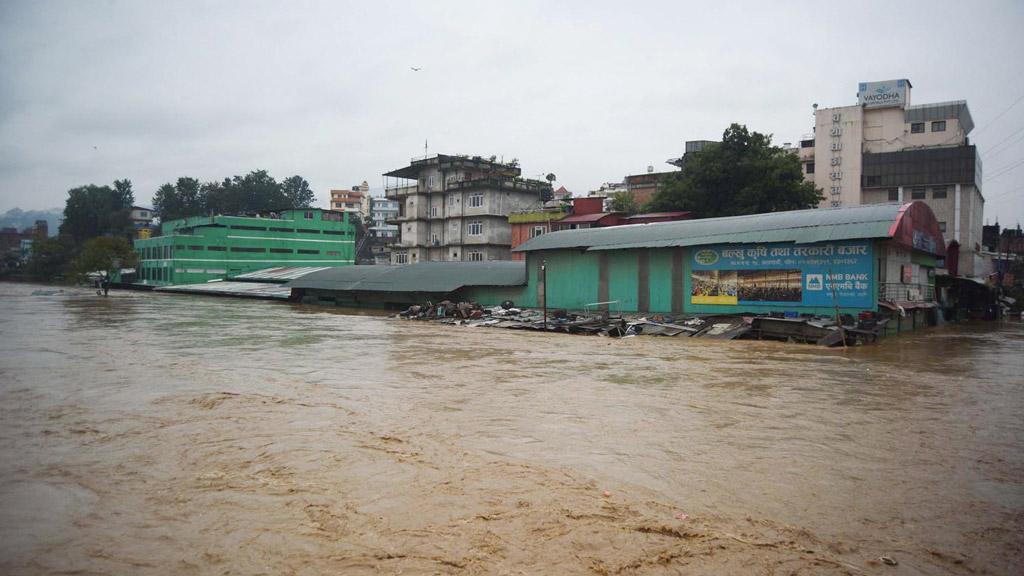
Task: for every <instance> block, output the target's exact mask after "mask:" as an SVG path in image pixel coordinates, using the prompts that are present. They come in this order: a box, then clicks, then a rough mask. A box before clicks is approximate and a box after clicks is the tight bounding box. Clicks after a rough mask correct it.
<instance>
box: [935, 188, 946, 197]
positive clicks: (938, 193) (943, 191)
mask: <svg viewBox="0 0 1024 576" xmlns="http://www.w3.org/2000/svg"><path fill="white" fill-rule="evenodd" d="M945 197H946V187H945V186H935V187H933V188H932V198H935V199H940V198H945Z"/></svg>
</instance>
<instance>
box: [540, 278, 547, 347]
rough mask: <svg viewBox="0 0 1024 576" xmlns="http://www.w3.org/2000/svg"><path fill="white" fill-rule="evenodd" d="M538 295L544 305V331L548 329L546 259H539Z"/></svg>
mask: <svg viewBox="0 0 1024 576" xmlns="http://www.w3.org/2000/svg"><path fill="white" fill-rule="evenodd" d="M540 282H541V289H540V297H541V300H543V305H544V331H545V332H547V330H548V261H547V260H541V261H540Z"/></svg>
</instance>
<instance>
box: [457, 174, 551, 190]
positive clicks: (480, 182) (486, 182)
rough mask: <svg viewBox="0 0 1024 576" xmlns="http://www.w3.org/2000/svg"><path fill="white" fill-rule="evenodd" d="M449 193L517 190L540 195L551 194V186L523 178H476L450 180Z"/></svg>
mask: <svg viewBox="0 0 1024 576" xmlns="http://www.w3.org/2000/svg"><path fill="white" fill-rule="evenodd" d="M446 189H447V191H449V192H456V191H458V192H461V191H468V190H483V189H486V190H506V191H507V190H515V191H523V192H532V193H536V194H540V193H541V192H545V191H547V192H550V191H551V184H549V183H548V182H543V181H541V180H527V179H522V178H501V177H488V178H475V179H473V180H449V181H448V182H447V186H446Z"/></svg>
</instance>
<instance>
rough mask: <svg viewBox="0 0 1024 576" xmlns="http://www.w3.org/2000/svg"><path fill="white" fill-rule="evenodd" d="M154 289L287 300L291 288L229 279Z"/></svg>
mask: <svg viewBox="0 0 1024 576" xmlns="http://www.w3.org/2000/svg"><path fill="white" fill-rule="evenodd" d="M156 291H157V292H178V293H181V294H206V295H209V296H237V297H243V298H261V299H265V300H287V299H288V297H289V296H291V293H292V291H291V288H288V287H286V286H284V285H282V284H270V283H266V282H231V281H225V282H207V283H205V284H180V285H177V286H160V287H158V288H156Z"/></svg>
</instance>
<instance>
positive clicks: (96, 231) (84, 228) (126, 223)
mask: <svg viewBox="0 0 1024 576" xmlns="http://www.w3.org/2000/svg"><path fill="white" fill-rule="evenodd" d="M120 182H122V183H123V182H127V180H123V181H120ZM132 200H133V198H132V193H131V185H130V184H129V185H128V190H127V191H126V190H124V188H123V184H122V188H121V189H120V190H117V189H115V188H111V187H110V186H96V185H95V184H89V185H87V186H79V187H77V188H72V189H71V190H68V199H67V202H66V204H65V206H64V222H63V223H61V225H60V233H61V234H64V235H68V236H70V237H71V238H72V239H73V240H74V241H75V242H77V243H82V242H85V241H86V240H88V239H89V238H95V237H96V236H103V235H106V234H113V235H117V236H126V237H131V235H132V232H133V228H132V220H131V209H132Z"/></svg>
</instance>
